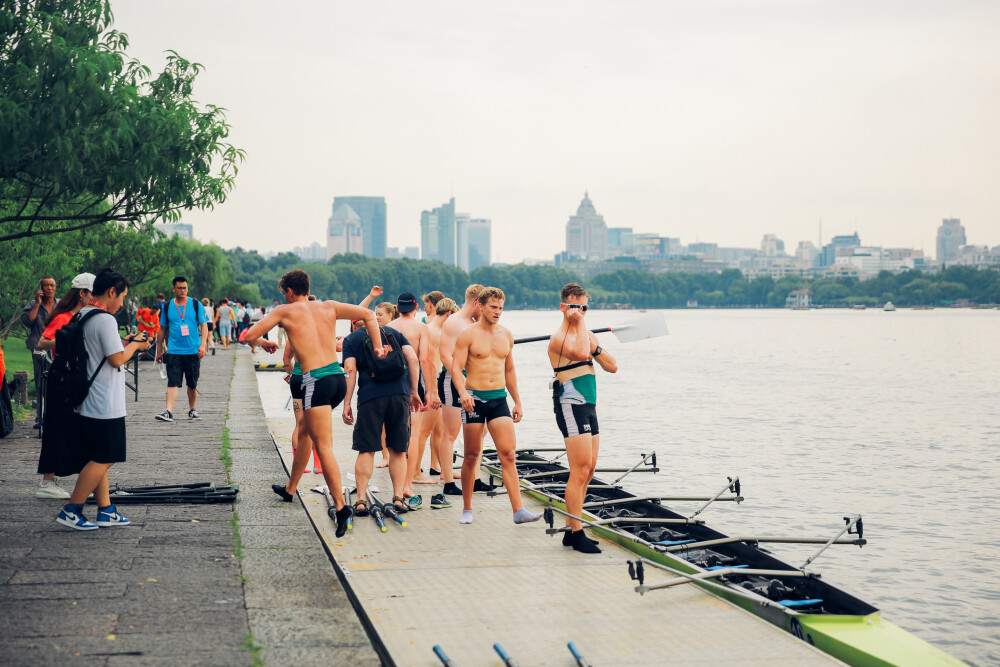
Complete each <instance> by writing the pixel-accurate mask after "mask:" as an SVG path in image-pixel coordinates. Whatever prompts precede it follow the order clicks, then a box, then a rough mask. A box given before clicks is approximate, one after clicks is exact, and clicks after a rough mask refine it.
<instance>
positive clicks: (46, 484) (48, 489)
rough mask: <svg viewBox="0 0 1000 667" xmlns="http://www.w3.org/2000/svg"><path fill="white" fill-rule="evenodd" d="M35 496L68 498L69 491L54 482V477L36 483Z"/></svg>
mask: <svg viewBox="0 0 1000 667" xmlns="http://www.w3.org/2000/svg"><path fill="white" fill-rule="evenodd" d="M35 497H36V498H58V499H60V500H69V491H67V490H66V489H64V488H62V487H61V486H59V485H58V484H56V481H55V480H54V479H43V480H42V481H41V482H39V483H38V488H37V489H36V490H35Z"/></svg>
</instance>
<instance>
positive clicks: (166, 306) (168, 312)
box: [56, 299, 201, 347]
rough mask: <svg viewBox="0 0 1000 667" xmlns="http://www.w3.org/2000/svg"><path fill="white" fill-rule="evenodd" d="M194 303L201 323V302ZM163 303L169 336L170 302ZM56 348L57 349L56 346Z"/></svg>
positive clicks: (165, 323) (164, 319) (175, 305)
mask: <svg viewBox="0 0 1000 667" xmlns="http://www.w3.org/2000/svg"><path fill="white" fill-rule="evenodd" d="M171 300H172V299H171ZM194 302H195V307H194V312H195V320H197V321H198V322H201V301H198V299H194ZM164 303H166V304H167V305H165V306H164V307H163V323H164V326H166V327H167V334H168V335H169V333H170V301H166V302H164ZM176 307H177V304H176V303H175V304H174V308H176ZM184 312H185V313H187V311H184ZM181 324H184V323H183V322H181ZM198 326H199V327H200V326H201V324H198ZM195 328H196V329H197V328H198V327H195ZM56 347H58V345H57V346H56Z"/></svg>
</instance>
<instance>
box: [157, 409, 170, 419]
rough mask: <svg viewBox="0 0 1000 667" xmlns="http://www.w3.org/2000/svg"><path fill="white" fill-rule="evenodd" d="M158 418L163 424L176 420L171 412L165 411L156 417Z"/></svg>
mask: <svg viewBox="0 0 1000 667" xmlns="http://www.w3.org/2000/svg"><path fill="white" fill-rule="evenodd" d="M156 418H157V419H159V420H160V421H161V422H172V421H173V420H174V416H173V415H172V414H171V413H170V410H164V411H163V412H161V413H160V414H158V415H156Z"/></svg>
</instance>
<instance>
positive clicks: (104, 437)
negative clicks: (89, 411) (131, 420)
mask: <svg viewBox="0 0 1000 667" xmlns="http://www.w3.org/2000/svg"><path fill="white" fill-rule="evenodd" d="M76 427H77V432H78V437H79V443H80V444H79V449H80V460H81V461H94V462H95V463H121V462H123V461H124V460H125V418H124V417H118V418H116V419H93V418H92V417H84V416H83V415H80V416H79V418H78V421H77V422H76Z"/></svg>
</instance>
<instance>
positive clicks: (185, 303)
mask: <svg viewBox="0 0 1000 667" xmlns="http://www.w3.org/2000/svg"><path fill="white" fill-rule="evenodd" d="M174 308H177V314H178V315H180V316H181V324H183V323H184V313H186V312H187V309H188V302H187V299H184V310H181V309H180V307H178V305H177V302H176V301H174Z"/></svg>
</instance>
